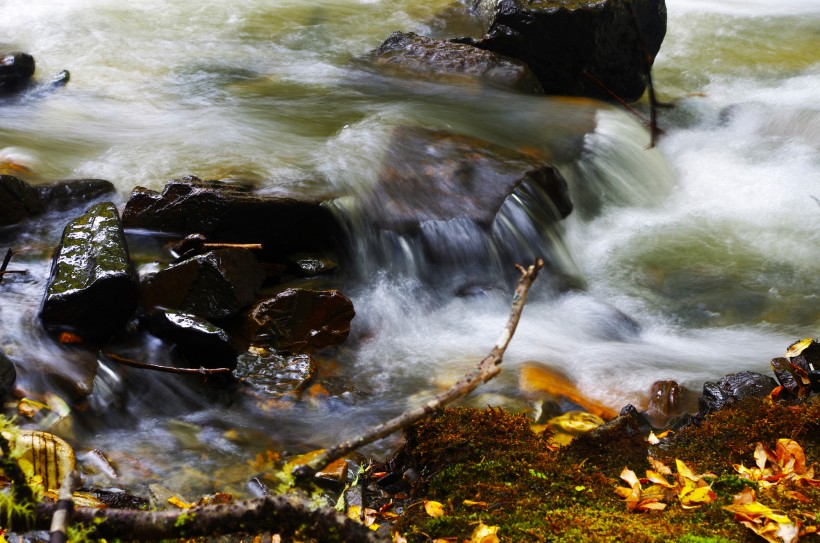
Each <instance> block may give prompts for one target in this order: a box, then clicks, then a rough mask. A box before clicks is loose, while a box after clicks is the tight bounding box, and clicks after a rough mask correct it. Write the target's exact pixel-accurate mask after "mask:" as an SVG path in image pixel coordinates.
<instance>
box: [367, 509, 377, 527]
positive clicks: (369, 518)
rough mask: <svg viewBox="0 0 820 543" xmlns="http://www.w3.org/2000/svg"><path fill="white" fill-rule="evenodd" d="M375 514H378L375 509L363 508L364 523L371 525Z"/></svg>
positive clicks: (374, 519) (374, 520)
mask: <svg viewBox="0 0 820 543" xmlns="http://www.w3.org/2000/svg"><path fill="white" fill-rule="evenodd" d="M376 515H378V512H377V511H376V510H375V509H370V508H365V510H364V525H365V526H371V525H372V524H373V523H374V522H376Z"/></svg>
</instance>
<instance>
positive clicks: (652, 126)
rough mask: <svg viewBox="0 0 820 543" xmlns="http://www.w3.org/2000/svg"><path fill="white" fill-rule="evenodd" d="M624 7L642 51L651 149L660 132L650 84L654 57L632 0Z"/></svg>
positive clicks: (653, 91) (652, 85)
mask: <svg viewBox="0 0 820 543" xmlns="http://www.w3.org/2000/svg"><path fill="white" fill-rule="evenodd" d="M626 7H627V9H629V14H630V15H631V16H632V24H633V25H634V26H635V34H637V36H638V44H639V45H640V48H641V53H643V58H644V62H645V63H646V64H645V67H646V83H647V87H648V88H649V133H650V138H651V139H650V141H649V148H650V149H651V148H652V147H655V142H656V141H657V139H658V134H660V132H661V130H660V129H659V128H658V113H657V110H658V100H657V99H656V97H655V85H654V84H652V64H653V63H654V62H655V59H654V58H653V57H652V55H650V54H649V51H648V50H647V48H646V40H644V39H643V32H642V31H641V25H639V24H638V16H637V15H635V8H633V7H632V2H629V1H627V2H626Z"/></svg>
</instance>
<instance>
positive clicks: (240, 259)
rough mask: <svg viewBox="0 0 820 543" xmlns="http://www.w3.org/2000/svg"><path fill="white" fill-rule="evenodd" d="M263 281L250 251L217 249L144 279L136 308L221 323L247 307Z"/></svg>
mask: <svg viewBox="0 0 820 543" xmlns="http://www.w3.org/2000/svg"><path fill="white" fill-rule="evenodd" d="M264 280H265V270H264V268H263V267H262V266H261V265H260V264H259V262H258V261H257V260H256V257H255V256H254V255H253V253H252V252H251V251H249V250H247V249H219V250H215V251H210V252H208V253H205V254H201V255H197V256H195V257H193V258H189V259H187V260H184V261H182V262H180V263H179V264H175V265H173V266H169V267H168V268H166V269H164V270H161V271H159V272H157V273H156V274H154V275H150V276H147V277H145V278H144V279H143V282H142V285H141V289H140V305H141V306H142V307H143V308H145V309H153V308H157V307H162V308H168V309H178V310H180V311H184V312H186V313H193V314H194V315H197V316H199V317H202V318H204V319H224V318H226V317H231V316H233V315H236V314H237V313H239V311H240V310H242V309H243V308H244V307H246V306H249V305H250V304H251V303H252V302H253V301H254V299H255V298H256V293H257V292H258V291H259V288H260V287H261V286H262V283H263V282H264Z"/></svg>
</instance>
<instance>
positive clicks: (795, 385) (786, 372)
mask: <svg viewBox="0 0 820 543" xmlns="http://www.w3.org/2000/svg"><path fill="white" fill-rule="evenodd" d="M771 364H772V371H774V376H775V377H776V378H777V381H778V382H779V383H780V385H781V386H782V387H783V388H785V389H786V390H788V391H789V392H790V393H791V394H793V395H794V396H795V397H796V396H798V395H799V394H800V391H801V390H802V389H803V381H802V379H801V378H800V376H799V375H797V372H798V371H799V370H798V369H797V368H795V367H793V366H792V364H791V363H790V362H789V359H788V358H773V359H772V362H771Z"/></svg>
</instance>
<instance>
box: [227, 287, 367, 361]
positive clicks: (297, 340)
mask: <svg viewBox="0 0 820 543" xmlns="http://www.w3.org/2000/svg"><path fill="white" fill-rule="evenodd" d="M355 315H356V312H355V311H354V309H353V303H352V302H351V301H350V300H349V299H348V298H347V297H346V296H344V295H343V294H342V293H340V292H339V291H337V290H308V289H302V288H289V289H287V290H285V291H283V292H280V293H279V294H277V295H276V296H274V297H272V298H268V299H266V300H262V301H261V302H259V303H257V304H256V305H254V306H253V308H251V309H250V310H249V311H248V312H247V314H246V315H245V320H244V325H243V333H244V335H245V337H246V338H247V339H248V340H249V341H250V343H251V344H253V345H259V346H265V347H270V348H273V349H276V350H279V351H284V352H292V353H307V352H313V351H316V350H318V349H321V348H324V347H329V346H331V345H338V344H340V343H342V342H344V340H346V339H347V336H348V334H349V333H350V321H351V320H352V319H353V317H354V316H355Z"/></svg>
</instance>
